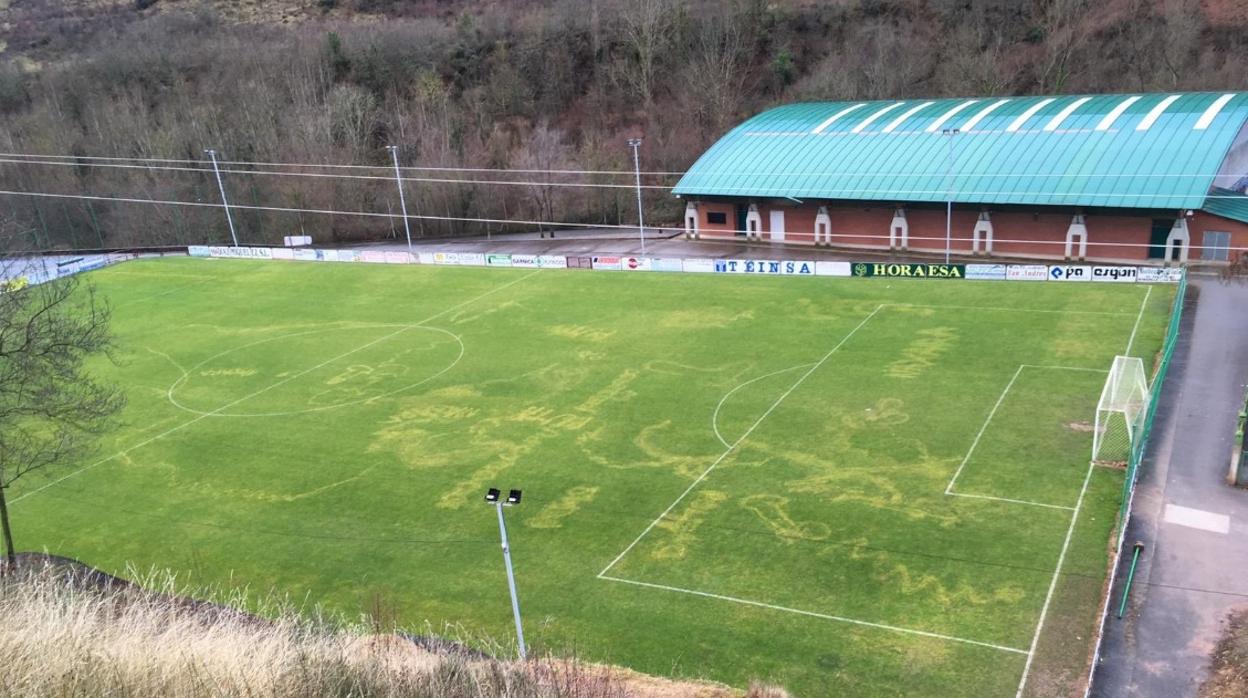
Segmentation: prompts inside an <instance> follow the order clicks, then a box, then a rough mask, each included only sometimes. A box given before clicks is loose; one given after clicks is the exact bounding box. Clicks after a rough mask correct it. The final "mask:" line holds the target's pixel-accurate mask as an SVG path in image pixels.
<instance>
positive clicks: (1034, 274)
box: [1005, 264, 1049, 281]
mask: <svg viewBox="0 0 1248 698" xmlns="http://www.w3.org/2000/svg"><path fill="white" fill-rule="evenodd" d="M1005 278H1007V279H1009V280H1010V281H1046V280H1047V279H1048V278H1049V268H1048V267H1047V266H1045V265H1043V264H1011V265H1010V266H1008V267H1006V268H1005Z"/></svg>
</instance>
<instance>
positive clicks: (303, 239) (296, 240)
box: [282, 235, 312, 247]
mask: <svg viewBox="0 0 1248 698" xmlns="http://www.w3.org/2000/svg"><path fill="white" fill-rule="evenodd" d="M282 244H283V245H285V246H287V247H298V246H300V245H311V244H312V236H311V235H285V236H283V237H282Z"/></svg>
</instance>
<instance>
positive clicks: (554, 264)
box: [537, 254, 568, 269]
mask: <svg viewBox="0 0 1248 698" xmlns="http://www.w3.org/2000/svg"><path fill="white" fill-rule="evenodd" d="M537 266H539V267H541V268H543V269H567V268H568V258H567V257H564V256H563V255H555V254H544V255H538V257H537Z"/></svg>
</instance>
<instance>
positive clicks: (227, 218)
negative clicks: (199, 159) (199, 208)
mask: <svg viewBox="0 0 1248 698" xmlns="http://www.w3.org/2000/svg"><path fill="white" fill-rule="evenodd" d="M204 152H205V153H207V154H208V157H209V158H212V171H213V173H214V174H216V175H217V189H219V190H220V191H221V204H222V205H223V206H224V207H225V222H226V223H229V224H230V239H231V240H233V241H234V246H235V247H238V234H237V233H235V232H234V217H233V216H231V215H230V200H229V199H228V198H226V196H225V184H224V183H223V182H222V181H221V168H219V167H217V151H215V150H213V149H212V148H209V149H207V150H205V151H204Z"/></svg>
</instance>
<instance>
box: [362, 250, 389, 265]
mask: <svg viewBox="0 0 1248 698" xmlns="http://www.w3.org/2000/svg"><path fill="white" fill-rule="evenodd" d="M360 259H361V260H362V261H365V262H368V263H370V264H385V262H386V253H385V252H380V251H378V250H365V251H363V252H361V253H360Z"/></svg>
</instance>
